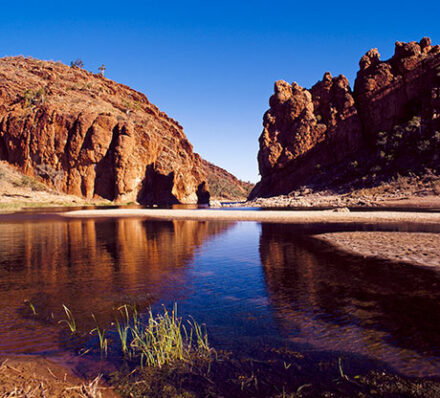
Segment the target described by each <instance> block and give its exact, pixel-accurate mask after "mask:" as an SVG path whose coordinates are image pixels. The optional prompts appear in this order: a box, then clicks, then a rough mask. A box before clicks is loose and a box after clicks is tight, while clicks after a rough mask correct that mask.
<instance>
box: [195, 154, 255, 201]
mask: <svg viewBox="0 0 440 398" xmlns="http://www.w3.org/2000/svg"><path fill="white" fill-rule="evenodd" d="M202 169H203V171H204V173H205V175H206V177H207V180H208V185H209V190H210V194H211V198H212V199H217V200H245V199H246V198H247V197H248V195H249V193H250V192H251V190H252V188H253V187H254V184H252V183H250V182H246V181H242V180H239V179H238V178H237V177H235V176H234V175H233V174H231V173H229V172H228V171H226V170H225V169H222V168H221V167H218V166H216V165H215V164H212V163H211V162H208V161H207V160H205V159H202Z"/></svg>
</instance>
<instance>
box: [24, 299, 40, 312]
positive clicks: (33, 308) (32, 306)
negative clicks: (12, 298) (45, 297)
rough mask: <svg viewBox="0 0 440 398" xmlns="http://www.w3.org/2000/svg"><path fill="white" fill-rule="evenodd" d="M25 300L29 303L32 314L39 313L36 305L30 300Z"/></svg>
mask: <svg viewBox="0 0 440 398" xmlns="http://www.w3.org/2000/svg"><path fill="white" fill-rule="evenodd" d="M24 302H25V303H26V304H28V305H29V308H30V309H31V311H32V314H33V315H37V310H36V309H35V306H34V305H33V304H32V303H31V302H30V301H29V300H24Z"/></svg>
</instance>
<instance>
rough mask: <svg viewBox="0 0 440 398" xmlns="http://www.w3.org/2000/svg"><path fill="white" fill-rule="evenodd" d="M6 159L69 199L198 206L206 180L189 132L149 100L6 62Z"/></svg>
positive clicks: (117, 87)
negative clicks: (99, 199)
mask: <svg viewBox="0 0 440 398" xmlns="http://www.w3.org/2000/svg"><path fill="white" fill-rule="evenodd" d="M0 160H6V161H8V162H9V163H11V164H13V165H15V166H17V167H18V168H19V169H20V170H21V171H23V172H24V173H26V174H28V175H33V176H40V177H42V178H43V179H44V180H45V182H46V183H47V184H48V185H50V186H53V187H55V188H56V189H58V190H60V191H63V192H66V193H69V194H74V195H78V196H83V197H86V198H92V197H95V196H100V197H103V198H106V199H109V200H117V201H139V202H140V203H144V204H151V203H176V202H182V203H190V202H193V203H195V202H197V201H198V197H197V189H198V187H199V186H200V184H202V183H203V182H204V181H206V178H205V175H204V172H203V170H202V169H201V166H200V163H201V159H200V158H199V157H198V156H195V154H194V153H193V148H192V145H191V144H190V143H189V142H188V140H187V139H186V137H185V134H184V133H183V129H182V127H181V126H180V125H179V124H178V123H177V122H176V121H174V120H173V119H171V118H169V117H168V116H167V115H166V114H165V113H163V112H161V111H160V110H159V109H158V108H157V107H156V106H155V105H153V104H151V103H150V102H149V101H148V99H147V98H146V97H145V96H144V95H143V94H141V93H138V92H136V91H134V90H131V89H130V88H129V87H126V86H124V85H122V84H117V83H115V82H113V81H111V80H108V79H105V78H103V77H102V76H100V75H94V74H92V73H90V72H87V71H85V70H82V69H80V68H75V67H68V66H66V65H63V64H61V63H55V62H45V61H39V60H34V59H28V58H26V59H25V58H22V57H14V58H3V59H0ZM205 196H206V195H205Z"/></svg>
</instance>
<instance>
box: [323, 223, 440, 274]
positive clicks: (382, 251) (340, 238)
mask: <svg viewBox="0 0 440 398" xmlns="http://www.w3.org/2000/svg"><path fill="white" fill-rule="evenodd" d="M315 237H316V238H318V239H320V240H323V241H325V242H327V243H330V244H331V245H333V246H335V247H336V248H337V249H339V250H342V251H344V252H348V253H350V254H354V255H358V256H363V257H375V258H380V259H385V260H390V261H398V262H404V263H410V264H413V265H421V266H427V267H438V268H440V234H436V233H418V232H371V231H356V232H335V233H327V234H320V235H315Z"/></svg>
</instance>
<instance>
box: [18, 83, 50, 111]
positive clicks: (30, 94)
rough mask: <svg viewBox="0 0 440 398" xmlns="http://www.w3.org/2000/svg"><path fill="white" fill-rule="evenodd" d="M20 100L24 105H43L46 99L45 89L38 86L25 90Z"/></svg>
mask: <svg viewBox="0 0 440 398" xmlns="http://www.w3.org/2000/svg"><path fill="white" fill-rule="evenodd" d="M22 101H23V103H24V106H25V107H29V106H33V105H36V106H38V105H43V104H44V103H45V101H46V89H45V88H44V87H40V88H39V89H38V90H37V91H34V90H30V89H29V90H26V91H24V92H23V94H22Z"/></svg>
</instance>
